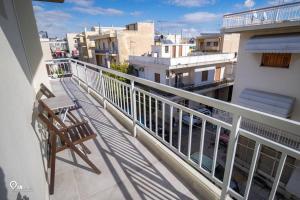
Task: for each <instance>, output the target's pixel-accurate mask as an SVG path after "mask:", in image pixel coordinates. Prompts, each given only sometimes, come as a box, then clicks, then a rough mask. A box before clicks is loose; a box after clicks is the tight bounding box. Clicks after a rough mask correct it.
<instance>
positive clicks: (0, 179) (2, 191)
mask: <svg viewBox="0 0 300 200" xmlns="http://www.w3.org/2000/svg"><path fill="white" fill-rule="evenodd" d="M0 200H8V198H7V188H6V187H5V175H4V172H3V170H2V168H1V167H0Z"/></svg>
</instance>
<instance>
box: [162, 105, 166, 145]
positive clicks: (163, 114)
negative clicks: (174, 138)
mask: <svg viewBox="0 0 300 200" xmlns="http://www.w3.org/2000/svg"><path fill="white" fill-rule="evenodd" d="M162 139H163V140H164V141H165V102H162Z"/></svg>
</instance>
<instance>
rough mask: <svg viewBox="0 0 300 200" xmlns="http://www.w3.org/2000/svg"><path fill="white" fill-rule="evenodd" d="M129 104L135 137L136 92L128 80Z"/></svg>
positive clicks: (132, 83)
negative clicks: (129, 85)
mask: <svg viewBox="0 0 300 200" xmlns="http://www.w3.org/2000/svg"><path fill="white" fill-rule="evenodd" d="M130 83H131V87H130V103H131V113H132V129H133V136H134V137H136V119H137V116H136V90H135V88H134V81H133V80H130Z"/></svg>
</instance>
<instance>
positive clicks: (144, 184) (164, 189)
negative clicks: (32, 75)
mask: <svg viewBox="0 0 300 200" xmlns="http://www.w3.org/2000/svg"><path fill="white" fill-rule="evenodd" d="M61 84H62V86H63V88H64V90H65V91H66V93H67V94H68V95H69V96H70V97H71V98H76V99H77V100H78V102H79V103H80V104H81V106H82V109H81V110H80V114H81V115H82V117H86V118H88V119H89V120H90V122H91V124H92V126H94V128H95V130H96V131H97V133H98V135H99V137H100V138H101V139H102V140H103V142H104V143H105V145H106V146H107V147H108V150H105V149H103V148H102V147H101V145H100V143H99V141H98V140H94V142H95V145H96V147H97V148H98V150H99V152H100V153H101V155H102V157H103V158H104V160H105V162H106V165H107V166H108V167H109V169H110V170H111V173H112V174H113V176H114V179H115V180H116V182H117V183H118V187H119V188H120V190H121V191H122V193H123V195H124V197H125V198H126V199H132V196H131V194H130V192H129V191H128V189H127V187H126V185H125V184H123V182H122V180H121V178H120V177H119V175H118V173H117V170H116V169H115V167H114V165H113V164H112V162H111V160H110V159H109V157H111V156H113V157H114V158H116V160H117V162H118V164H119V166H121V168H122V170H123V171H124V173H125V174H126V176H127V177H128V179H129V180H130V182H131V183H132V185H133V187H134V188H135V190H136V191H137V193H138V194H139V196H140V198H141V199H178V200H179V199H191V198H190V197H189V196H187V195H186V194H184V193H182V192H180V191H178V189H176V188H175V187H174V186H173V185H172V184H171V183H170V182H169V180H167V179H166V177H165V176H164V175H163V174H162V173H161V172H160V171H159V170H158V169H157V168H156V167H155V166H154V165H153V164H152V163H151V162H150V161H149V160H148V159H147V158H146V157H145V155H144V154H143V153H142V152H140V151H139V149H138V148H137V147H136V146H135V145H134V144H133V143H132V142H131V141H130V140H129V139H128V137H129V136H128V135H125V134H124V132H123V131H122V130H120V129H119V128H118V127H116V126H115V125H114V124H113V123H112V121H111V120H110V119H109V118H108V117H107V116H105V114H104V113H103V111H102V110H101V109H102V107H101V106H97V105H95V104H94V103H93V102H92V101H91V100H90V99H89V98H88V96H87V94H86V93H85V92H82V91H81V90H80V89H79V88H78V86H77V85H75V83H74V82H72V81H71V80H70V79H62V81H61ZM158 162H159V161H158Z"/></svg>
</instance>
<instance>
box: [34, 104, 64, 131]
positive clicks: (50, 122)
mask: <svg viewBox="0 0 300 200" xmlns="http://www.w3.org/2000/svg"><path fill="white" fill-rule="evenodd" d="M38 110H39V115H38V116H39V118H40V119H41V120H42V121H43V122H44V123H45V124H47V126H48V127H49V128H50V129H52V130H53V131H56V132H57V131H60V129H61V128H63V129H66V128H67V126H66V124H65V123H64V122H63V121H62V120H61V119H60V118H59V117H58V116H57V115H56V114H55V113H54V112H53V111H52V110H51V109H50V108H49V107H48V106H47V105H46V104H45V103H44V102H43V100H39V109H38Z"/></svg>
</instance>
